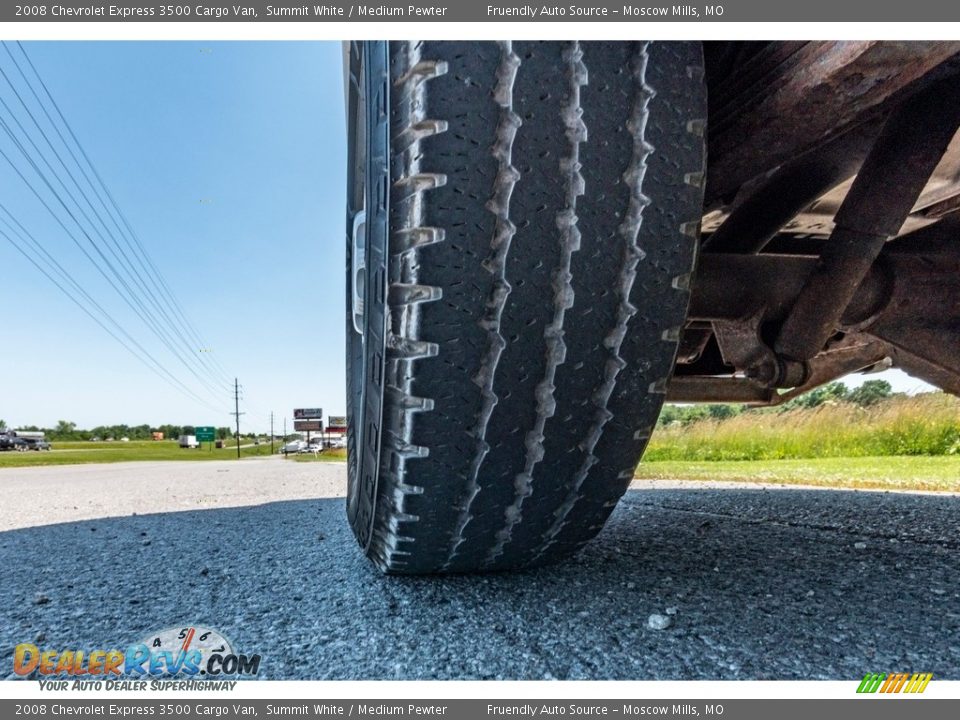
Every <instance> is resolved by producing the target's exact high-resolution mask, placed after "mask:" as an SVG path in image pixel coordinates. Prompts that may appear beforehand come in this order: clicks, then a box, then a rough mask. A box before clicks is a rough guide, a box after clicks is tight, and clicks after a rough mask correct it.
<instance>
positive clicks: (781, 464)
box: [636, 455, 960, 492]
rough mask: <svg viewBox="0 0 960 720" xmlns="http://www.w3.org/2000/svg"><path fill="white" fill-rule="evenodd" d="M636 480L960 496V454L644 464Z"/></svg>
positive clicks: (641, 465) (639, 468)
mask: <svg viewBox="0 0 960 720" xmlns="http://www.w3.org/2000/svg"><path fill="white" fill-rule="evenodd" d="M636 477H637V478H642V479H650V480H719V481H738V482H755V483H785V484H789V485H816V486H822V487H843V488H860V489H880V490H937V491H952V492H960V455H946V456H940V457H918V456H906V457H904V456H883V457H848V458H807V459H795V460H752V461H751V460H740V461H706V462H703V461H701V462H691V461H659V462H657V461H653V462H649V461H646V460H644V461H643V462H641V463H640V466H639V467H638V468H637V472H636Z"/></svg>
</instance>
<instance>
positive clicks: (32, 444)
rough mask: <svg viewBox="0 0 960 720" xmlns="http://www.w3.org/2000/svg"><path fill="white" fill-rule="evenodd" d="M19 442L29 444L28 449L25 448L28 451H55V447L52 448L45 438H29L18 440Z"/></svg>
mask: <svg viewBox="0 0 960 720" xmlns="http://www.w3.org/2000/svg"><path fill="white" fill-rule="evenodd" d="M17 440H22V441H23V442H25V443H26V444H27V447H26V448H25V449H26V450H37V451H40V450H51V449H53V446H52V445H51V444H50V443H48V442H47V441H46V440H44V439H43V438H32V437H27V438H17Z"/></svg>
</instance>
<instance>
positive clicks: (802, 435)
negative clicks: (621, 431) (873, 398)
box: [644, 393, 960, 462]
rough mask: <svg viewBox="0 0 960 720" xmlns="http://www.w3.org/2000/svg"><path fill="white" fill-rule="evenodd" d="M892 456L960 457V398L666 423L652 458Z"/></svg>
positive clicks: (935, 396) (900, 399)
mask: <svg viewBox="0 0 960 720" xmlns="http://www.w3.org/2000/svg"><path fill="white" fill-rule="evenodd" d="M884 456H956V457H960V398H957V397H954V396H952V395H947V394H946V393H927V394H923V395H917V396H914V397H906V396H897V397H893V398H890V399H888V400H885V401H883V402H880V403H877V404H875V405H869V406H866V407H861V406H858V405H855V404H852V403H846V402H838V403H830V404H824V405H820V406H819V407H815V408H809V409H807V408H797V409H793V410H789V411H786V412H777V411H776V410H775V409H774V410H750V411H746V412H743V413H740V414H739V415H736V416H734V417H731V418H726V419H722V420H714V419H702V420H697V421H695V422H691V423H688V424H685V425H682V426H681V425H679V424H675V425H668V426H666V427H658V428H657V430H656V432H655V433H654V435H653V437H652V439H651V441H650V445H649V447H648V448H647V452H646V454H645V455H644V462H658V461H688V462H701V461H745V460H793V459H807V458H839V457H847V458H857V457H884Z"/></svg>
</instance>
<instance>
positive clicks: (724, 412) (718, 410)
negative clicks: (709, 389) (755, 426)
mask: <svg viewBox="0 0 960 720" xmlns="http://www.w3.org/2000/svg"><path fill="white" fill-rule="evenodd" d="M707 413H708V414H709V415H710V417H711V418H713V419H714V420H727V419H728V418H732V417H735V416H737V415H739V414H740V409H739V408H738V407H736V406H734V405H707Z"/></svg>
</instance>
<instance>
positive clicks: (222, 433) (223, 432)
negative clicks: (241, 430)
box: [217, 427, 230, 440]
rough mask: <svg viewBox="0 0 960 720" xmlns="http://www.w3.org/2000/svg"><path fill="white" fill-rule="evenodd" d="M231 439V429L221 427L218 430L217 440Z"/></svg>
mask: <svg viewBox="0 0 960 720" xmlns="http://www.w3.org/2000/svg"><path fill="white" fill-rule="evenodd" d="M228 437H230V428H228V427H219V428H217V439H218V440H226V439H227V438H228Z"/></svg>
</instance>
